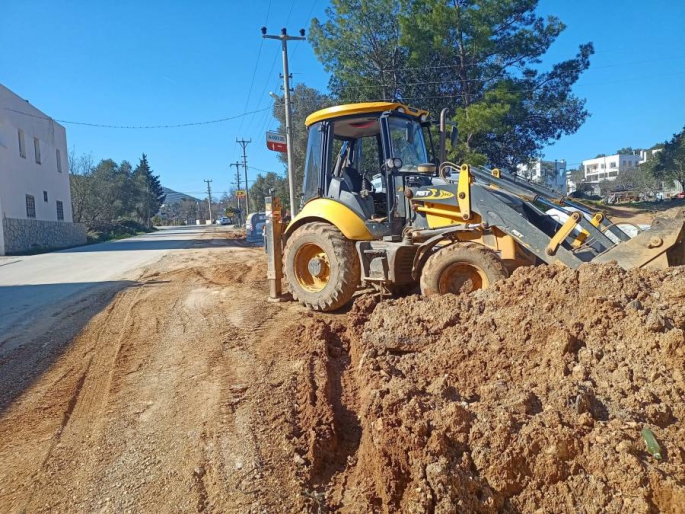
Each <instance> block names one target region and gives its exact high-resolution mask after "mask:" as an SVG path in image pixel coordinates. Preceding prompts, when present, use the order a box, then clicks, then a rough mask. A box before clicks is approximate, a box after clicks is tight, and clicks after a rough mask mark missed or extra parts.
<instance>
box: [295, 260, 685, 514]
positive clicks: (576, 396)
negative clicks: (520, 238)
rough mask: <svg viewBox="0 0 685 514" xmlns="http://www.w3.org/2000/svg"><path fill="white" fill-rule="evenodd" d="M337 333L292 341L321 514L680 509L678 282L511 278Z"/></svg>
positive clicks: (604, 274)
mask: <svg viewBox="0 0 685 514" xmlns="http://www.w3.org/2000/svg"><path fill="white" fill-rule="evenodd" d="M348 321H349V322H348V324H347V325H346V326H343V325H342V324H339V323H337V322H335V321H333V322H327V321H321V320H320V319H315V320H313V321H311V322H309V323H308V324H307V326H306V328H305V329H304V330H303V331H302V332H301V333H300V335H299V336H298V339H299V343H300V345H301V351H302V352H303V355H305V354H307V352H310V351H312V352H311V353H310V359H309V361H308V364H307V366H305V367H306V369H307V370H308V373H305V376H304V377H303V378H304V380H301V383H300V394H299V399H298V408H299V412H298V416H299V423H300V427H301V433H299V434H296V436H297V437H298V442H299V449H300V453H301V456H302V459H303V460H304V461H305V463H306V469H307V472H308V476H307V477H306V480H308V483H309V484H310V486H311V487H312V488H313V490H315V491H318V496H316V495H313V496H312V497H313V498H314V499H315V501H316V503H318V504H320V505H321V504H325V505H327V507H329V508H332V509H334V510H341V511H347V512H368V511H377V512H395V511H402V512H437V513H440V512H455V511H456V512H497V511H508V512H536V511H538V512H657V511H661V512H682V509H683V506H684V505H685V465H684V464H685V462H684V461H685V428H683V424H682V422H683V419H685V404H684V403H683V398H684V397H685V378H684V376H683V373H684V370H685V344H684V342H685V341H684V336H683V334H684V330H685V268H682V267H681V268H672V269H670V270H668V271H646V270H633V271H630V272H626V271H623V270H621V269H620V268H618V267H616V266H613V265H602V266H590V265H587V266H583V267H581V269H580V270H570V269H562V268H556V267H537V268H522V269H519V270H517V271H516V272H515V273H514V274H513V276H512V277H511V278H509V279H507V280H506V281H503V282H501V283H499V284H497V285H496V286H495V287H493V288H492V289H490V290H488V291H481V292H477V293H475V294H472V295H462V296H443V297H432V298H427V299H426V298H418V297H410V298H405V299H399V300H394V301H387V302H383V303H381V304H378V305H374V302H373V301H372V300H371V299H370V298H368V297H367V298H362V299H360V300H358V301H357V303H356V304H355V307H354V308H353V310H352V312H351V313H350V314H349V315H348ZM644 426H648V427H650V428H651V429H652V430H653V432H654V434H655V436H656V438H657V440H658V442H659V444H660V445H661V447H662V450H663V460H662V461H657V460H655V459H654V458H653V457H652V456H650V455H649V454H648V453H647V452H646V451H645V444H644V441H643V440H642V439H641V436H640V430H641V429H642V428H643V427H644Z"/></svg>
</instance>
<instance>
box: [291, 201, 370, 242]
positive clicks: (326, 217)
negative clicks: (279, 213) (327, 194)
mask: <svg viewBox="0 0 685 514" xmlns="http://www.w3.org/2000/svg"><path fill="white" fill-rule="evenodd" d="M313 221H325V222H327V223H330V224H331V225H334V226H335V227H336V228H337V229H338V230H340V232H342V233H343V235H344V236H345V237H346V238H347V239H349V240H350V241H370V240H372V239H373V236H372V235H371V233H370V232H369V230H368V229H367V228H366V225H365V223H364V220H363V219H362V218H361V217H360V216H359V215H358V214H357V213H356V212H354V211H353V210H352V209H350V208H349V207H347V206H346V205H343V204H342V203H340V202H336V201H335V200H331V199H330V198H314V199H313V200H310V201H309V202H307V203H306V204H305V206H304V207H303V208H302V210H301V211H300V212H299V213H298V214H297V216H295V218H293V220H292V221H291V222H290V224H289V225H288V228H287V229H286V231H285V236H286V238H287V237H288V236H289V235H290V234H292V233H293V232H294V231H295V229H296V228H298V227H300V226H302V225H304V224H306V223H310V222H313Z"/></svg>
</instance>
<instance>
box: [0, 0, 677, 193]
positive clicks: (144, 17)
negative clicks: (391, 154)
mask: <svg viewBox="0 0 685 514" xmlns="http://www.w3.org/2000/svg"><path fill="white" fill-rule="evenodd" d="M2 3H3V16H2V17H1V18H0V48H2V52H0V83H2V84H4V85H5V86H7V87H9V88H10V89H12V90H13V91H14V92H16V93H17V94H19V95H20V96H22V97H24V98H26V99H28V100H29V101H30V102H31V103H33V104H34V105H35V106H36V107H38V108H39V109H41V110H43V111H44V112H45V113H47V114H48V115H50V116H52V117H54V118H56V119H61V120H71V121H80V122H89V123H96V124H107V125H127V126H139V125H165V124H181V123H188V122H197V121H207V120H215V119H219V118H226V117H232V116H238V115H241V114H243V113H245V112H251V111H256V110H262V109H265V108H268V107H270V106H271V105H272V100H271V98H270V97H269V96H268V92H269V91H276V92H280V89H279V87H280V84H281V80H280V79H279V72H280V70H281V61H280V44H279V43H278V42H276V41H270V40H266V41H263V40H262V38H261V34H260V32H259V28H260V27H261V26H262V25H264V24H266V25H267V26H268V27H269V29H270V32H271V33H276V32H278V31H279V30H280V28H281V27H283V26H286V27H288V30H289V32H290V33H293V34H295V33H297V30H298V29H300V28H301V27H305V28H308V23H307V22H308V20H309V19H310V17H312V16H314V17H318V18H319V19H322V18H323V17H324V16H325V14H324V11H325V8H326V6H327V2H326V1H325V0H281V1H275V0H274V1H271V2H270V1H269V0H252V1H250V2H236V1H234V0H231V1H204V2H198V1H195V2H191V1H180V0H167V1H160V0H145V1H144V2H143V1H139V0H137V1H133V0H119V1H117V2H93V1H92V0H89V1H85V0H72V1H66V0H42V1H38V0H2ZM539 12H540V13H541V14H555V15H557V16H559V17H560V18H561V19H562V20H563V21H564V22H565V23H566V24H567V26H568V28H567V30H566V31H565V32H564V34H562V36H561V37H560V38H559V39H558V40H557V42H556V43H555V44H554V45H553V47H552V48H551V50H550V52H549V53H548V55H547V56H546V62H548V63H552V62H556V61H559V60H561V59H563V58H567V57H569V56H572V55H574V54H575V52H576V50H577V47H578V44H580V43H584V42H587V41H592V42H593V43H594V44H595V50H596V54H595V55H594V56H593V58H592V65H591V67H590V70H589V71H588V72H586V73H585V74H584V75H583V77H582V78H581V79H580V80H579V81H578V84H577V86H576V87H575V91H576V92H577V93H578V94H579V95H580V96H582V97H584V98H586V99H587V107H588V109H589V110H590V112H591V113H592V116H591V118H590V119H589V120H588V121H587V122H586V123H585V125H583V127H582V128H581V129H580V130H579V131H578V132H577V133H576V134H574V135H572V136H566V137H564V138H563V139H561V140H560V141H558V142H557V143H556V144H555V145H553V146H551V147H549V148H547V149H546V150H545V156H546V158H549V159H566V160H567V162H568V163H569V165H570V166H571V167H575V165H576V164H577V163H579V161H581V160H582V159H585V158H591V157H594V156H595V155H596V154H598V153H611V152H614V151H615V150H617V149H618V148H620V147H623V146H634V147H635V146H642V147H644V146H649V145H652V144H654V143H656V142H660V141H663V140H665V139H667V138H668V137H670V136H671V135H672V134H673V133H674V132H676V131H679V130H680V129H681V128H682V127H683V126H684V125H685V85H684V83H685V33H684V31H683V28H684V27H685V2H680V1H677V0H671V1H666V0H654V1H652V2H650V3H645V2H642V1H640V2H638V1H637V0H623V1H618V0H593V1H589V0H578V1H574V2H567V1H561V0H541V2H540V7H539ZM290 54H291V72H292V73H293V75H294V81H295V82H296V83H297V82H304V83H306V84H307V85H309V86H311V87H315V88H318V89H322V90H325V89H326V86H327V83H328V77H327V75H326V74H325V73H324V71H323V69H322V66H321V65H320V63H319V62H318V61H317V60H316V57H315V56H314V54H313V52H312V50H311V47H310V46H309V44H308V43H306V42H295V43H292V44H291V46H290ZM255 62H256V63H257V64H256V66H255ZM253 76H254V81H253ZM248 97H249V102H248ZM64 125H65V126H66V127H67V138H68V142H69V146H70V147H71V146H73V147H75V149H76V151H77V153H91V154H92V155H93V157H94V158H95V159H96V160H99V159H101V158H113V159H115V160H116V161H121V160H123V159H128V160H130V161H132V162H133V163H134V164H135V163H136V162H137V159H138V157H139V156H140V154H141V153H142V152H145V153H147V154H148V158H149V161H150V163H151V165H152V167H153V169H154V170H155V172H156V173H158V174H160V175H161V178H162V183H163V184H164V185H166V186H167V187H171V188H172V189H175V190H178V191H183V192H187V193H191V194H195V195H196V196H201V191H202V190H203V189H204V182H203V179H206V178H208V179H213V181H214V182H213V188H214V191H216V192H222V191H226V190H228V188H229V186H230V182H232V180H233V171H232V170H233V169H229V163H230V162H235V161H236V160H237V159H238V158H239V157H240V155H241V154H240V148H239V146H238V145H237V144H236V143H235V140H236V137H244V138H245V139H249V138H252V141H253V142H252V144H250V145H249V146H248V165H249V166H253V167H254V168H252V169H251V171H250V180H252V179H253V178H254V177H255V176H256V175H257V173H258V171H257V168H258V169H260V170H273V171H278V172H283V166H282V165H281V164H280V163H279V162H278V160H277V159H276V155H275V154H274V153H273V152H270V151H269V150H267V149H266V145H265V142H264V132H265V130H266V129H268V128H275V127H276V122H275V120H273V119H272V118H271V114H270V110H263V111H261V112H258V113H256V114H251V115H248V116H246V117H243V118H240V119H236V120H231V121H227V122H223V123H214V124H206V125H199V126H191V127H185V128H169V129H149V130H146V129H136V130H124V129H111V128H97V127H88V126H80V125H72V124H67V123H65V124H64Z"/></svg>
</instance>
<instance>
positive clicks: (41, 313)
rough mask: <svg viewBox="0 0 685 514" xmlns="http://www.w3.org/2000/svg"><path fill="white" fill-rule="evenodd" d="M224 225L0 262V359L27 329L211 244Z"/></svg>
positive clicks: (41, 327) (168, 230)
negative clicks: (169, 257) (167, 258)
mask: <svg viewBox="0 0 685 514" xmlns="http://www.w3.org/2000/svg"><path fill="white" fill-rule="evenodd" d="M227 230H229V228H228V227H217V226H190V227H171V228H164V229H161V230H159V231H158V232H154V233H151V234H146V235H142V236H137V237H132V238H129V239H124V240H120V241H111V242H107V243H101V244H95V245H88V246H82V247H78V248H72V249H68V250H62V251H59V252H52V253H46V254H41V255H33V256H23V257H2V258H0V357H1V356H2V355H4V354H5V353H6V352H8V351H10V350H12V349H13V348H15V347H16V346H18V345H20V344H22V342H23V341H24V340H25V338H24V337H23V336H24V335H26V333H27V331H30V332H32V333H34V334H35V332H36V331H37V330H47V329H48V327H49V324H50V321H51V319H52V318H53V317H56V315H57V313H58V312H61V311H63V310H64V309H65V308H67V307H69V306H70V305H73V304H75V303H84V304H86V305H85V306H87V305H88V304H89V301H88V298H89V297H91V298H95V297H96V296H98V295H105V296H110V297H111V296H113V295H114V294H115V293H116V292H118V291H119V290H121V289H123V288H124V287H127V286H128V285H130V284H131V283H132V281H134V280H135V279H136V272H137V270H138V269H140V268H141V267H143V266H147V265H149V264H152V263H154V262H156V261H158V260H159V259H161V258H162V257H163V256H164V255H166V254H168V253H170V252H174V251H178V250H183V249H186V248H190V247H202V246H204V245H206V246H211V245H212V241H213V239H212V234H215V233H216V232H217V231H227Z"/></svg>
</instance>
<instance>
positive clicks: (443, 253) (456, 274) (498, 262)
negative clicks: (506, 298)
mask: <svg viewBox="0 0 685 514" xmlns="http://www.w3.org/2000/svg"><path fill="white" fill-rule="evenodd" d="M508 276H509V273H508V271H507V268H506V267H505V266H504V263H503V262H502V259H500V258H499V257H498V256H497V254H496V253H495V252H493V251H492V250H490V249H488V248H486V247H484V246H482V245H479V244H477V243H454V244H452V245H450V246H448V247H446V248H440V249H438V250H437V251H436V252H435V253H434V254H433V255H431V256H430V257H429V258H428V260H427V261H426V265H425V266H424V267H423V270H422V272H421V294H423V295H425V296H430V295H434V294H446V293H452V294H460V293H471V292H473V291H475V290H477V289H487V288H488V287H490V286H491V285H492V284H494V283H495V282H497V281H498V280H502V279H504V278H507V277H508Z"/></svg>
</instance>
